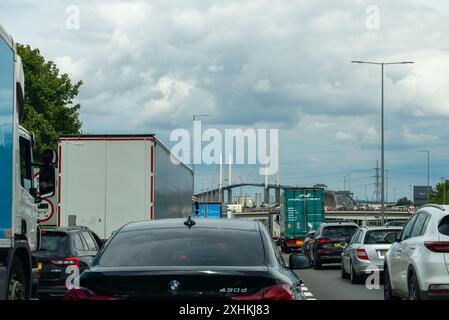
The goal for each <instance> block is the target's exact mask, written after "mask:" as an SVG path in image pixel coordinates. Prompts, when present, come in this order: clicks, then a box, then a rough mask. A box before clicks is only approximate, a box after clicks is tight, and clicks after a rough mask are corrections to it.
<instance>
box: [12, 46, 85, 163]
mask: <svg viewBox="0 0 449 320" xmlns="http://www.w3.org/2000/svg"><path fill="white" fill-rule="evenodd" d="M17 52H18V54H19V55H20V57H21V58H22V62H23V69H24V72H25V108H24V109H25V110H24V120H23V123H22V125H23V126H24V127H25V128H26V129H27V130H29V131H32V132H34V134H35V136H36V150H35V151H36V154H37V155H40V154H41V153H42V151H43V150H44V149H48V148H52V149H55V148H56V146H57V139H58V137H59V136H60V135H61V134H78V133H79V132H80V130H81V125H82V124H81V121H80V120H79V109H80V107H81V106H80V105H79V104H74V103H73V99H74V98H75V97H76V96H77V95H78V92H79V88H80V87H81V85H82V81H79V82H77V83H75V84H72V81H71V80H70V78H69V76H68V75H67V74H60V72H59V69H58V68H57V66H56V64H55V63H54V62H53V61H45V58H44V57H43V56H42V55H41V53H40V51H39V50H38V49H32V48H31V47H30V46H28V45H27V46H24V45H20V44H19V45H18V46H17Z"/></svg>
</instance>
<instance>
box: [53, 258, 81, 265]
mask: <svg viewBox="0 0 449 320" xmlns="http://www.w3.org/2000/svg"><path fill="white" fill-rule="evenodd" d="M79 262H80V259H79V258H76V257H74V258H65V259H64V260H51V263H52V264H54V265H57V266H77V267H78V266H79Z"/></svg>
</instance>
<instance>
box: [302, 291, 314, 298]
mask: <svg viewBox="0 0 449 320" xmlns="http://www.w3.org/2000/svg"><path fill="white" fill-rule="evenodd" d="M304 295H305V296H306V297H313V294H312V293H311V292H304Z"/></svg>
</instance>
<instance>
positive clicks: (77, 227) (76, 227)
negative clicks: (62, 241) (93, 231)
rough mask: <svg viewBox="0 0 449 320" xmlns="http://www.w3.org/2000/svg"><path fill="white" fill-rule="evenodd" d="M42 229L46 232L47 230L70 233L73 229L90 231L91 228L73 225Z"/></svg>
mask: <svg viewBox="0 0 449 320" xmlns="http://www.w3.org/2000/svg"><path fill="white" fill-rule="evenodd" d="M42 231H43V232H44V233H46V232H65V233H69V232H73V231H90V229H89V228H88V227H84V226H72V227H57V228H52V229H42Z"/></svg>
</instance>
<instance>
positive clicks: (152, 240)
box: [66, 218, 310, 300]
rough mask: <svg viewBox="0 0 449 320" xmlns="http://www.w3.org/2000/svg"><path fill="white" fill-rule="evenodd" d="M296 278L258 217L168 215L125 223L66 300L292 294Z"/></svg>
mask: <svg viewBox="0 0 449 320" xmlns="http://www.w3.org/2000/svg"><path fill="white" fill-rule="evenodd" d="M290 267H291V268H292V269H293V268H296V269H301V268H307V267H310V264H309V262H308V260H307V258H305V257H303V256H300V255H293V256H290ZM300 285H301V281H300V279H299V278H298V276H297V275H296V274H295V273H294V272H293V271H291V270H290V269H289V268H288V267H287V266H286V264H285V263H284V260H283V258H282V256H281V253H280V251H279V250H278V249H277V247H276V246H275V244H274V242H273V240H272V239H271V237H270V235H269V234H268V232H267V230H266V228H265V227H264V226H263V225H262V224H261V223H260V222H255V221H243V220H227V219H190V218H189V219H188V220H185V219H166V220H155V221H145V222H133V223H130V224H127V225H125V226H124V227H122V228H121V229H120V230H119V231H118V232H117V233H116V234H114V236H113V237H112V238H111V239H110V240H109V242H108V243H107V244H106V245H105V247H104V248H103V249H102V250H101V251H100V253H99V254H98V256H97V257H96V258H95V261H94V262H93V264H92V266H91V267H90V268H89V269H88V270H86V271H85V272H84V273H83V274H82V275H81V277H80V288H78V289H72V290H70V291H69V292H68V293H67V295H66V300H118V299H133V300H134V299H213V300H217V299H230V300H268V299H270V300H295V299H304V295H303V293H302V291H301V287H300Z"/></svg>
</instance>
